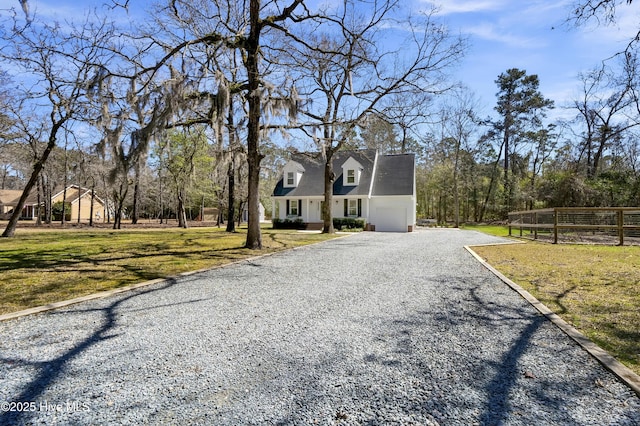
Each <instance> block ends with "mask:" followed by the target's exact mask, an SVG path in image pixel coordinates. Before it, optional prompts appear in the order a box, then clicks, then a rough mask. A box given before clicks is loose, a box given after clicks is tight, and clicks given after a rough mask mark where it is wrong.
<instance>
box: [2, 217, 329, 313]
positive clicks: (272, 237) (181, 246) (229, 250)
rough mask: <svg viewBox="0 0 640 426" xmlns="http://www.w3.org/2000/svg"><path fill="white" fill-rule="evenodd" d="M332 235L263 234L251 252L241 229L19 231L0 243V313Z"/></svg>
mask: <svg viewBox="0 0 640 426" xmlns="http://www.w3.org/2000/svg"><path fill="white" fill-rule="evenodd" d="M333 237H334V236H329V235H326V234H325V235H323V234H310V233H298V232H296V231H286V230H272V229H263V230H262V242H263V246H264V248H263V250H261V251H253V250H248V249H245V248H243V245H244V243H245V240H246V229H239V232H237V233H227V232H224V229H219V228H189V229H181V228H164V229H140V230H133V229H132V230H129V229H123V230H118V231H113V230H106V229H91V230H86V228H85V229H84V230H51V231H21V230H20V229H19V230H18V232H17V234H16V236H15V237H13V238H3V239H0V314H4V313H8V312H15V311H19V310H22V309H27V308H31V307H35V306H40V305H45V304H48V303H52V302H58V301H62V300H66V299H70V298H75V297H80V296H84V295H88V294H91V293H95V292H99V291H104V290H110V289H114V288H118V287H123V286H126V285H130V284H134V283H138V282H142V281H147V280H152V279H155V278H165V277H170V276H174V275H177V274H179V273H181V272H186V271H193V270H199V269H204V268H210V267H213V266H216V265H221V264H225V263H229V262H233V261H236V260H240V259H245V258H249V257H252V256H257V255H259V254H263V253H270V252H274V251H280V250H286V249H288V248H292V247H296V246H300V245H304V244H310V243H314V242H318V241H323V240H326V239H328V238H333Z"/></svg>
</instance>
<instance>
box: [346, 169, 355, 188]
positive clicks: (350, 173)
mask: <svg viewBox="0 0 640 426" xmlns="http://www.w3.org/2000/svg"><path fill="white" fill-rule="evenodd" d="M355 183H356V171H355V170H354V169H349V170H347V184H348V185H354V184H355Z"/></svg>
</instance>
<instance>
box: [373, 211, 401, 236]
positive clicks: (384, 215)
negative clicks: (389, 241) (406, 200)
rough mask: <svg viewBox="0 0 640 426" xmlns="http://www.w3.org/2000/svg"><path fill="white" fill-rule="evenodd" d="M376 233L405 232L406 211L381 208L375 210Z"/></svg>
mask: <svg viewBox="0 0 640 426" xmlns="http://www.w3.org/2000/svg"><path fill="white" fill-rule="evenodd" d="M375 225H376V232H378V231H379V232H407V209H406V208H402V207H382V208H378V209H376V223H375Z"/></svg>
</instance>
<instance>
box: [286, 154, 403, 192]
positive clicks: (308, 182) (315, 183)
mask: <svg viewBox="0 0 640 426" xmlns="http://www.w3.org/2000/svg"><path fill="white" fill-rule="evenodd" d="M350 157H353V159H354V160H356V161H357V162H358V163H360V164H361V165H362V167H363V169H364V170H363V171H362V174H361V175H360V182H359V185H357V186H345V185H344V177H343V176H342V165H343V164H344V162H345V161H347V160H348V159H349V158H350ZM291 160H293V161H296V162H298V163H300V164H301V165H302V166H303V167H304V170H305V171H304V173H303V174H302V178H301V179H300V182H299V184H298V186H297V187H295V188H285V187H284V179H282V178H281V179H280V180H279V181H278V183H277V185H276V187H275V189H274V191H273V195H274V196H276V197H283V196H287V197H298V196H300V197H309V196H322V195H324V162H323V161H322V159H321V156H320V154H319V153H295V154H292V156H291ZM375 161H376V150H374V149H364V150H357V151H355V150H354V151H339V152H337V153H336V154H334V156H333V161H332V163H333V172H334V173H335V174H336V179H335V181H334V183H333V195H342V196H347V195H354V196H366V195H369V189H370V188H371V180H372V178H373V179H375V182H374V185H373V194H372V195H411V194H413V182H414V161H415V156H414V155H413V154H401V155H378V159H377V170H376V171H375V174H374V170H373V166H374V162H375Z"/></svg>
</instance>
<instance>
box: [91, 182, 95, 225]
mask: <svg viewBox="0 0 640 426" xmlns="http://www.w3.org/2000/svg"><path fill="white" fill-rule="evenodd" d="M95 187H96V184H95V181H94V183H93V184H92V185H91V205H90V206H89V226H93V205H94V203H95V200H96V190H95Z"/></svg>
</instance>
